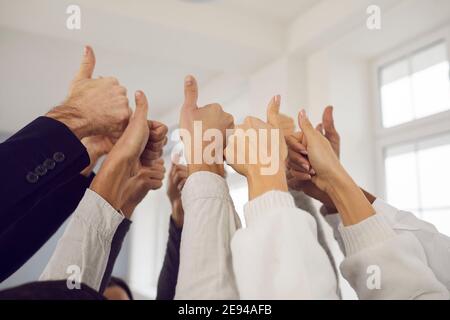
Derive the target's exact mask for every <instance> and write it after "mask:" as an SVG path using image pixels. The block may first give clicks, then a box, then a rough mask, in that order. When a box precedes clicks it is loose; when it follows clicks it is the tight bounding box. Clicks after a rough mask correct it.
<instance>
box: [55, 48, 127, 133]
mask: <svg viewBox="0 0 450 320" xmlns="http://www.w3.org/2000/svg"><path fill="white" fill-rule="evenodd" d="M94 68H95V55H94V51H93V50H92V48H90V47H86V48H85V51H84V56H83V61H82V63H81V66H80V69H79V71H78V73H77V75H76V76H75V78H74V79H73V81H72V83H71V85H70V90H69V95H68V97H67V99H66V100H65V101H64V103H63V104H62V106H59V107H56V108H54V109H53V110H51V111H50V112H49V113H48V114H47V117H50V118H54V119H56V120H58V121H61V122H62V123H64V124H65V125H67V126H68V127H69V129H71V130H72V132H73V133H74V134H75V135H76V136H77V137H78V138H79V139H82V138H84V137H88V136H97V135H101V136H107V137H116V138H117V137H120V135H121V134H122V133H123V131H124V130H125V128H126V126H127V124H128V120H129V118H130V115H131V109H130V107H129V105H128V98H127V90H126V88H124V87H123V86H121V85H120V84H119V81H118V80H117V79H116V78H112V77H108V78H99V79H92V74H93V72H94Z"/></svg>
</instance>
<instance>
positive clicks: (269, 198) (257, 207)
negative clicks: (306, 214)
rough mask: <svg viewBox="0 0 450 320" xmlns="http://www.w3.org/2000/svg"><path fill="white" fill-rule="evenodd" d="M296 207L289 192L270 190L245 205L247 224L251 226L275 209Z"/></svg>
mask: <svg viewBox="0 0 450 320" xmlns="http://www.w3.org/2000/svg"><path fill="white" fill-rule="evenodd" d="M280 208H296V206H295V202H294V198H293V197H292V195H291V194H290V193H289V192H282V191H270V192H266V193H265V194H263V195H262V196H259V197H258V198H256V199H253V200H252V201H250V202H248V203H247V204H246V205H245V206H244V215H245V221H246V223H247V226H250V225H252V224H254V223H256V221H257V220H258V219H261V217H263V216H264V215H267V214H269V213H270V212H273V209H280Z"/></svg>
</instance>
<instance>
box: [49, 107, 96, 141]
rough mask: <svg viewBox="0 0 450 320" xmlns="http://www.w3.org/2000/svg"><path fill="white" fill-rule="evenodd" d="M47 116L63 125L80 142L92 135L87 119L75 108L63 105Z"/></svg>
mask: <svg viewBox="0 0 450 320" xmlns="http://www.w3.org/2000/svg"><path fill="white" fill-rule="evenodd" d="M45 116H46V117H48V118H52V119H54V120H57V121H59V122H61V123H63V124H64V125H65V126H67V127H68V128H69V129H70V130H71V131H72V132H73V134H74V135H75V136H76V137H77V138H78V139H79V140H81V139H83V138H84V137H87V136H89V135H90V134H91V132H90V129H89V123H88V121H87V119H85V117H84V116H83V115H82V114H81V113H80V111H79V110H78V109H77V108H74V107H73V106H70V105H62V106H58V107H55V108H53V109H52V110H50V111H49V112H48V113H47V114H46V115H45Z"/></svg>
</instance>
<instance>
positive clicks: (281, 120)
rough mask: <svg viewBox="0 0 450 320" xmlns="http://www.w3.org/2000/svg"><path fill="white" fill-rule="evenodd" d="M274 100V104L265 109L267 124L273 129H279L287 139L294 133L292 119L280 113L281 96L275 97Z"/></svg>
mask: <svg viewBox="0 0 450 320" xmlns="http://www.w3.org/2000/svg"><path fill="white" fill-rule="evenodd" d="M274 100H275V101H274V103H272V104H271V105H270V107H269V108H267V123H269V124H270V125H272V126H273V127H275V128H279V129H281V131H282V132H283V135H284V136H285V137H288V136H290V135H292V134H294V132H295V122H294V119H292V118H291V117H289V116H288V115H285V114H283V113H280V105H281V96H279V95H277V96H275V97H274Z"/></svg>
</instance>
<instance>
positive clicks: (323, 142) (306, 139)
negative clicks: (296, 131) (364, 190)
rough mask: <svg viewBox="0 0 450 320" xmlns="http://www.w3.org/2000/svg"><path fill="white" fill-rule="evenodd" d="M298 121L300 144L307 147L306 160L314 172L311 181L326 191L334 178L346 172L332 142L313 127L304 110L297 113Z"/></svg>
mask: <svg viewBox="0 0 450 320" xmlns="http://www.w3.org/2000/svg"><path fill="white" fill-rule="evenodd" d="M298 123H299V126H300V128H301V130H302V134H301V140H302V141H301V144H302V145H303V146H304V147H305V148H306V149H307V154H308V160H309V162H310V163H311V166H312V168H313V169H314V173H315V175H313V177H312V182H313V183H314V184H315V185H316V186H317V187H318V188H319V189H320V190H322V191H326V192H327V191H328V188H329V187H331V185H332V184H333V180H334V179H335V178H338V177H342V176H346V175H347V173H346V171H345V169H344V168H343V167H342V165H341V163H340V161H339V158H338V155H337V154H336V152H335V150H333V146H332V144H331V143H330V141H329V140H328V139H327V138H326V137H325V136H324V135H323V134H322V132H320V131H319V130H317V129H315V128H314V127H313V125H312V124H311V122H310V121H309V119H308V116H307V115H306V112H305V110H302V111H301V112H300V113H299V115H298Z"/></svg>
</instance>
